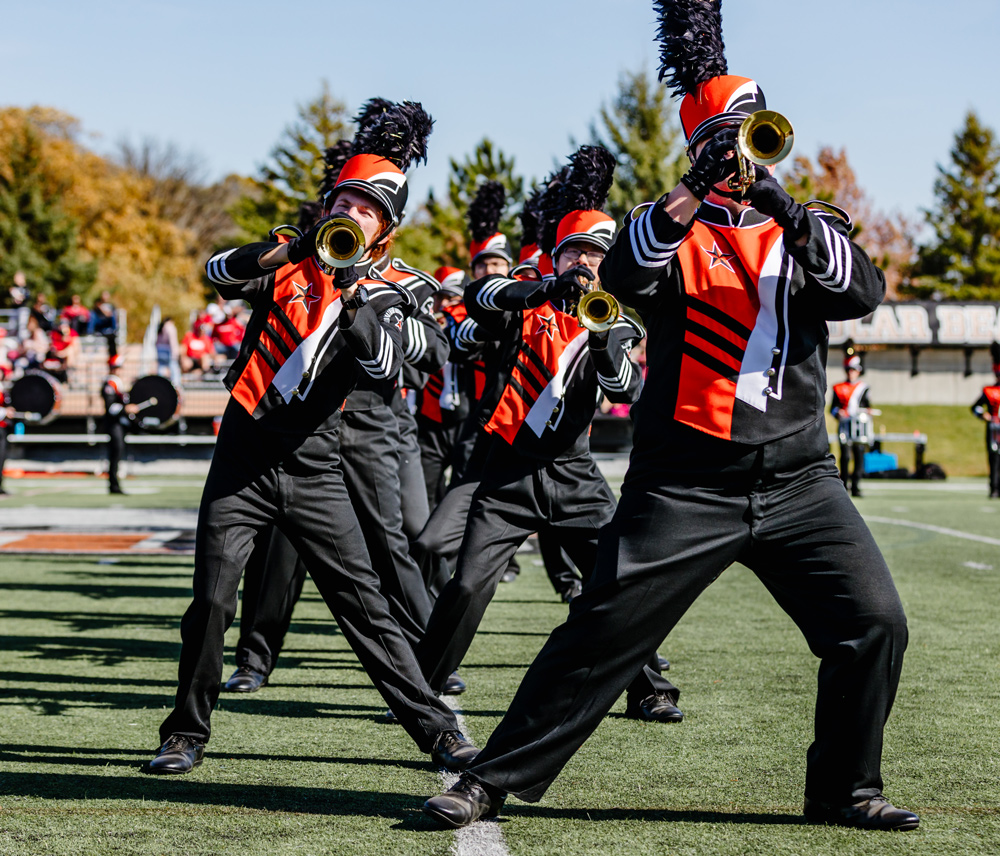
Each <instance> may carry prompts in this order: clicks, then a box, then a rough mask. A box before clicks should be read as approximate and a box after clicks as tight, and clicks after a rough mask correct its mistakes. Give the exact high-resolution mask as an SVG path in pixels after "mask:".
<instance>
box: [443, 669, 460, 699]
mask: <svg viewBox="0 0 1000 856" xmlns="http://www.w3.org/2000/svg"><path fill="white" fill-rule="evenodd" d="M465 690H466V686H465V681H463V680H462V678H461V677H460V676H459V674H458V672H457V671H456V672H452V673H451V674H450V675H448V679H447V680H446V681H445V682H444V686H443V687H441V695H461V694H462V693H464V692H465Z"/></svg>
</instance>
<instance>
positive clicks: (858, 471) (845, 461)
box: [840, 443, 868, 493]
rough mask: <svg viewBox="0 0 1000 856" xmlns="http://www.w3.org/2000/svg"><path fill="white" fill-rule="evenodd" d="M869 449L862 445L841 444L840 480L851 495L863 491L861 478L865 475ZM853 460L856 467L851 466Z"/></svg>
mask: <svg viewBox="0 0 1000 856" xmlns="http://www.w3.org/2000/svg"><path fill="white" fill-rule="evenodd" d="M867 451H868V447H867V446H865V445H863V444H861V443H841V444H840V480H841V481H842V482H843V483H844V487H850V489H851V493H857V492H858V491H860V490H861V476H863V475H864V473H865V452H867ZM852 459H853V462H854V466H853V467H852V466H851V461H852Z"/></svg>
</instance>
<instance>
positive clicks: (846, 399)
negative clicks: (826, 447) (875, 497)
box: [830, 354, 871, 496]
mask: <svg viewBox="0 0 1000 856" xmlns="http://www.w3.org/2000/svg"><path fill="white" fill-rule="evenodd" d="M844 371H845V372H847V380H846V381H844V382H843V383H838V384H837V385H836V386H834V388H833V401H832V402H831V403H830V415H831V416H833V418H834V419H836V420H838V422H839V428H840V430H839V432H838V433H839V435H840V477H841V478H842V479H843V480H844V487H847V484H848V480H850V487H851V496H861V487H860V481H861V476H862V475H864V472H865V451H866V450H867V448H868V441H867V440H865V439H864V438H865V437H867V436H868V434H867V431H866V430H865V429H866V428H867V427H868V426H870V425H871V403H870V402H869V400H868V384H866V383H863V382H862V381H861V372H862V365H861V357H859V356H858V355H857V354H849V355H848V356H847V358H846V359H845V360H844ZM852 457H853V458H854V466H853V468H852V467H851V458H852ZM848 471H850V472H848Z"/></svg>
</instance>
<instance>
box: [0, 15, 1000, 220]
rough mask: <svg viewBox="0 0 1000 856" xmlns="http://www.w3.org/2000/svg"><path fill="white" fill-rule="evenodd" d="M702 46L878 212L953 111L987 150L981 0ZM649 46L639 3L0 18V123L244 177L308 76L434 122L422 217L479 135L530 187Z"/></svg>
mask: <svg viewBox="0 0 1000 856" xmlns="http://www.w3.org/2000/svg"><path fill="white" fill-rule="evenodd" d="M942 10H946V13H945V12H942ZM723 26H724V35H725V39H726V46H727V56H728V60H729V68H730V71H731V72H732V73H734V74H742V75H746V76H749V77H754V78H755V79H756V80H757V81H758V82H759V83H760V84H761V86H762V88H763V90H764V92H765V93H766V95H767V99H768V106H770V107H772V108H774V109H777V110H780V111H781V112H783V113H785V114H786V115H787V116H788V117H789V118H790V119H791V120H792V122H793V124H794V125H795V130H796V153H800V154H804V155H807V156H809V157H811V158H814V157H815V155H816V152H817V151H818V149H819V147H820V146H821V145H831V146H834V147H836V148H841V147H844V148H846V149H847V153H848V157H849V160H850V162H851V163H852V165H853V166H854V168H855V170H856V172H857V173H858V179H859V183H860V184H861V186H862V187H863V188H864V189H865V190H866V191H867V192H868V194H869V196H870V197H871V199H872V200H873V202H874V203H875V205H876V207H877V208H879V209H881V210H883V211H900V212H902V213H904V214H907V215H910V216H918V214H919V209H921V208H924V207H928V206H930V205H932V202H933V196H932V185H933V181H934V177H935V165H936V164H946V163H947V162H948V152H949V149H950V147H951V144H952V142H953V138H954V135H955V133H956V131H957V130H958V129H959V128H960V127H961V125H962V122H963V120H964V116H965V113H966V112H967V111H968V110H969V109H974V110H975V111H976V112H977V113H978V114H979V116H980V119H981V120H982V121H983V122H985V123H986V124H987V125H989V126H990V127H991V128H993V129H994V130H995V131H1000V95H998V91H1000V85H998V79H1000V67H998V66H1000V63H998V61H997V49H996V47H995V40H996V37H997V34H998V33H1000V3H998V2H997V0H952V2H950V3H940V2H931V0H910V2H908V3H905V4H903V3H895V2H888V0H868V2H862V0H837V2H832V3H817V2H811V0H767V2H762V0H726V2H724V4H723ZM654 36H655V15H654V12H653V11H652V4H651V3H650V2H648V0H614V2H611V0H605V2H596V0H534V2H528V0H508V2H503V0H500V2H494V3H489V4H486V3H474V2H468V0H466V2H455V1H454V0H441V2H435V0H425V2H422V3H417V2H405V3H404V2H396V0H382V2H377V3H376V2H370V0H369V2H358V0H350V2H345V0H327V2H319V1H318V0H298V2H295V3H288V4H285V5H284V6H282V5H281V4H279V3H273V2H272V3H262V2H256V0H249V1H248V2H239V3H237V2H207V0H202V2H189V0H152V2H142V0H140V2H116V0H92V2H90V3H88V4H80V3H69V2H55V0H53V1H52V2H47V0H35V2H34V3H31V4H28V3H20V4H5V8H4V12H3V28H2V31H0V103H2V104H4V105H18V106H28V105H31V104H44V105H47V106H52V107H57V108H59V109H61V110H64V111H66V112H68V113H70V114H72V115H74V116H76V117H77V118H78V119H79V120H80V121H81V122H82V125H83V128H84V130H85V131H86V132H88V133H90V134H93V135H94V136H93V137H92V138H91V139H90V144H91V145H92V146H93V147H94V148H95V149H96V150H98V151H109V150H111V149H112V148H113V147H114V145H115V143H116V142H117V141H118V140H121V139H123V138H127V139H130V140H132V141H133V142H139V141H141V140H143V139H146V138H150V139H155V140H158V141H160V142H162V143H167V142H170V143H173V144H175V145H176V146H178V147H179V148H180V149H181V150H182V151H185V152H193V153H196V154H198V155H199V156H200V157H201V158H202V159H203V161H204V163H205V165H206V168H207V171H208V175H209V177H211V178H215V177H221V176H222V175H225V174H226V173H229V172H239V173H244V174H248V173H252V172H254V171H255V169H256V167H257V166H258V165H259V164H260V163H261V162H263V161H264V160H265V159H266V157H267V154H268V152H269V150H270V149H271V147H272V146H273V145H274V144H275V143H276V142H277V141H278V139H279V138H280V136H281V132H282V130H283V128H284V127H286V126H287V125H288V124H289V123H291V122H292V121H293V120H294V118H295V107H296V105H297V104H301V103H304V102H307V101H309V100H310V99H312V98H313V97H315V96H316V95H317V94H318V93H319V91H320V85H321V81H322V80H323V79H324V78H325V79H326V80H328V81H329V83H330V86H331V89H332V90H333V92H334V94H335V95H337V96H338V97H340V98H342V99H343V100H345V101H346V102H347V103H348V106H349V107H350V108H351V109H352V110H354V109H356V108H357V107H358V106H359V105H360V104H361V102H363V101H364V100H366V99H367V98H369V97H371V96H374V95H380V96H383V97H387V98H392V99H394V100H400V99H404V98H406V99H411V100H417V101H422V102H423V104H424V106H425V107H426V108H427V109H428V110H429V112H431V113H432V114H433V115H434V117H435V119H436V120H437V124H436V126H435V131H434V135H433V136H432V137H431V140H430V146H429V149H430V161H429V163H428V165H427V166H422V167H420V168H419V169H417V170H416V171H414V172H413V173H412V174H411V175H412V182H413V189H412V190H411V197H410V198H411V199H422V198H423V197H424V195H425V194H426V190H427V188H428V187H429V186H435V187H437V188H439V189H443V187H444V184H445V180H446V176H447V171H448V158H449V157H461V156H462V155H464V154H465V153H466V152H469V151H471V149H472V147H473V146H474V145H475V143H476V142H477V141H478V140H479V139H481V138H482V137H483V136H484V135H488V136H489V137H491V138H492V139H493V140H494V141H495V142H496V143H498V144H499V145H500V147H501V148H503V149H504V150H505V151H506V152H507V153H509V154H512V155H513V156H514V157H515V158H516V161H517V166H518V168H519V169H520V171H521V172H523V173H524V174H526V175H527V176H529V177H540V176H541V175H543V174H544V173H546V172H548V170H549V169H550V168H551V167H552V165H553V163H554V160H555V159H559V160H562V159H563V158H564V157H565V156H566V155H567V154H568V153H569V151H570V142H569V141H570V137H574V138H576V139H577V140H583V139H586V138H587V136H588V127H589V124H590V122H591V121H592V120H593V118H594V117H596V115H597V111H598V109H599V108H600V106H601V105H602V104H603V103H606V102H607V101H608V100H609V99H610V98H611V97H612V96H613V95H614V92H615V89H616V84H617V81H618V78H619V76H620V74H621V73H622V72H623V71H630V70H638V69H641V68H644V67H645V68H648V69H650V70H651V71H652V70H655V68H656V60H657V48H656V45H655V43H654V41H653V39H654Z"/></svg>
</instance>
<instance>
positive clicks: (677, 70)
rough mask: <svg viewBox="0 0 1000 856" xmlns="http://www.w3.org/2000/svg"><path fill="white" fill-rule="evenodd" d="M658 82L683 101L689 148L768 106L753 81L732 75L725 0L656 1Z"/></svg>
mask: <svg viewBox="0 0 1000 856" xmlns="http://www.w3.org/2000/svg"><path fill="white" fill-rule="evenodd" d="M653 5H654V7H655V8H656V10H657V15H658V18H659V31H658V33H657V41H658V42H659V44H660V72H659V78H660V80H662V81H664V82H665V83H666V85H667V86H669V87H670V88H671V89H672V94H673V95H674V96H675V97H680V98H681V99H682V100H681V106H680V119H681V126H682V127H683V129H684V136H685V137H686V138H687V141H688V146H689V147H691V146H694V145H696V144H697V143H699V142H701V141H702V140H705V139H707V138H709V137H711V136H713V135H714V134H715V133H716V132H717V131H718V130H719V129H720V128H723V127H726V126H727V125H739V124H741V123H742V122H743V120H744V119H745V118H746V117H747V116H749V115H750V114H751V113H755V112H756V111H757V110H763V109H765V107H766V106H767V104H766V102H765V100H764V93H763V92H761V90H760V87H759V86H758V85H757V83H756V82H755V81H753V80H751V79H750V78H749V77H737V76H735V75H731V74H729V69H728V65H727V63H726V53H725V51H726V47H725V44H724V43H723V41H722V0H656V2H654V4H653Z"/></svg>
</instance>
